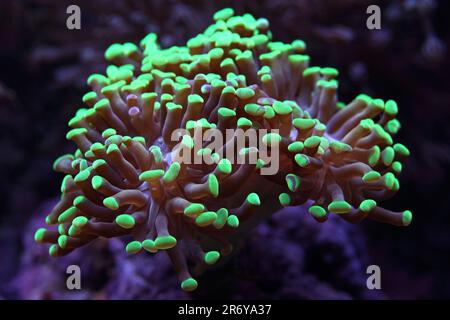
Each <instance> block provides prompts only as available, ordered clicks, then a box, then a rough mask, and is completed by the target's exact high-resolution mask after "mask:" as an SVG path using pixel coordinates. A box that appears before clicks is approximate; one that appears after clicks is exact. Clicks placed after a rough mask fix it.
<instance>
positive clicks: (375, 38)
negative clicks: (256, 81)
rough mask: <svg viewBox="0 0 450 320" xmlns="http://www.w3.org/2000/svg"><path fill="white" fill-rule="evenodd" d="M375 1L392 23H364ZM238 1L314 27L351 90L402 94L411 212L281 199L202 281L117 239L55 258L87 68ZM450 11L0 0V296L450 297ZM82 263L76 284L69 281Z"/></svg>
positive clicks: (281, 22) (324, 2) (284, 24)
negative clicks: (124, 46) (59, 168)
mask: <svg viewBox="0 0 450 320" xmlns="http://www.w3.org/2000/svg"><path fill="white" fill-rule="evenodd" d="M70 4H77V5H78V6H79V7H80V8H81V30H72V31H71V30H68V29H67V28H66V18H67V16H68V15H67V14H66V8H67V6H69V5H70ZM371 4H378V5H379V6H380V7H381V14H382V24H381V27H382V28H381V30H368V29H367V28H366V19H367V17H368V15H367V14H366V8H367V7H368V6H369V5H371ZM226 6H230V7H233V8H234V9H235V11H236V12H237V13H238V14H242V13H246V12H248V13H251V14H253V15H254V16H256V17H266V18H267V19H269V21H270V24H271V30H272V32H273V35H274V38H275V39H279V40H281V41H286V42H291V41H292V40H294V39H303V40H304V41H305V42H306V43H307V46H308V47H307V51H308V54H309V55H310V56H311V58H312V59H311V60H312V64H313V65H319V66H331V67H335V68H338V69H339V70H340V76H339V78H340V97H341V100H343V101H349V100H350V99H352V98H353V97H355V96H356V95H357V94H359V93H361V92H364V93H367V94H369V95H372V96H374V97H380V98H382V99H395V100H396V101H397V103H398V105H399V107H400V113H399V117H398V118H399V120H400V121H401V123H402V130H401V131H400V133H399V134H398V136H397V139H398V141H399V142H402V143H404V144H405V145H407V146H408V147H409V149H410V150H411V153H412V155H411V157H410V158H409V159H408V161H407V163H406V164H405V166H404V171H403V173H402V175H401V177H400V183H401V189H400V191H399V193H398V194H397V195H396V196H395V197H394V198H393V199H391V200H389V201H388V202H387V203H386V205H385V206H386V207H388V208H391V209H393V210H403V209H411V210H412V211H413V213H414V220H413V223H412V225H411V226H410V227H408V228H396V227H392V226H389V225H382V224H378V223H374V222H371V221H365V222H363V223H361V224H360V225H350V224H348V223H345V222H343V221H340V219H330V221H328V222H327V223H324V224H317V223H316V222H314V221H312V219H311V218H310V217H309V216H308V215H306V214H304V212H302V208H294V209H288V210H284V211H282V212H280V213H277V214H276V215H274V216H273V218H272V219H270V220H269V221H267V222H265V223H263V224H261V225H260V226H258V227H257V228H256V229H255V230H254V231H252V232H251V233H249V234H248V236H247V239H246V241H245V242H244V243H243V245H242V247H241V248H239V250H238V252H237V254H236V255H235V256H234V257H233V258H232V259H231V260H230V261H229V262H228V263H227V264H225V265H221V266H218V267H216V268H214V269H212V270H210V271H208V272H207V273H206V274H205V275H204V276H203V278H204V279H201V281H200V283H201V284H204V285H201V286H200V287H199V289H198V290H197V291H196V292H195V293H194V294H193V295H188V294H186V293H184V292H182V291H181V290H180V289H179V284H178V283H177V280H176V277H175V276H174V273H173V271H172V269H171V264H170V263H169V261H168V259H167V258H166V257H165V255H161V254H158V255H155V256H149V255H146V254H141V255H137V256H132V257H131V256H127V255H126V254H125V253H124V252H123V251H124V250H123V245H122V244H121V242H120V240H117V239H115V240H113V241H108V242H102V241H98V242H96V243H95V244H93V245H90V246H87V247H86V248H83V249H81V250H78V251H77V252H75V253H73V254H71V255H69V256H68V257H65V258H63V259H57V260H55V259H50V258H49V257H48V254H47V250H46V248H43V246H38V245H36V244H34V242H33V234H34V230H35V229H36V228H37V227H39V226H40V223H41V221H43V217H44V216H45V215H46V213H47V212H48V210H49V209H50V208H51V206H52V205H53V204H54V203H55V201H56V197H57V196H58V194H59V186H60V181H61V179H62V177H61V176H59V175H57V174H56V173H54V172H52V169H51V166H52V163H53V160H54V159H55V158H56V157H57V156H59V155H60V154H62V153H66V152H73V146H72V145H71V143H69V142H68V141H66V140H65V133H66V131H67V127H66V126H67V122H68V120H69V119H70V118H71V116H72V115H73V114H74V112H75V110H77V109H78V108H79V107H80V106H81V97H82V95H83V94H84V93H85V92H87V85H86V79H87V77H88V76H89V75H90V74H91V73H94V72H99V73H102V72H104V70H105V67H106V63H105V61H104V58H103V52H104V50H105V49H106V48H107V46H108V45H109V44H111V43H113V42H125V41H131V42H137V41H139V40H140V39H141V38H142V37H144V36H145V35H146V34H147V33H148V32H155V33H157V34H158V36H159V41H160V43H161V45H162V46H164V47H166V46H171V45H174V44H176V45H182V44H184V43H185V42H186V41H187V40H188V39H189V38H190V37H192V36H194V35H196V34H197V33H199V32H201V31H202V30H203V29H204V28H205V27H206V26H208V25H209V24H210V23H211V21H212V14H213V13H214V12H215V11H217V10H218V9H221V8H223V7H226ZM449 13H450V2H449V1H437V0H392V1H366V0H342V1H334V0H310V1H307V0H305V1H302V0H296V1H295V0H290V1H288V0H259V1H241V0H235V1H231V0H230V1H208V0H193V1H178V0H151V1H141V0H139V1H138V0H124V1H113V0H96V1H89V0H86V1H84V0H83V1H65V0H61V1H51V0H28V1H25V0H15V1H5V0H1V1H0V153H1V157H0V181H1V184H0V203H1V204H2V205H1V207H0V252H2V256H3V257H2V259H1V260H0V298H3V299H171V298H172V299H176V298H185V299H190V298H232V299H245V298H254V299H259V298H264V299H271V298H273V299H419V298H427V299H439V298H450V274H449V272H448V270H450V254H449V252H450V215H449V213H450V201H449V200H448V197H449V190H450V188H449V182H448V181H449V179H450V170H449V167H450V166H449V164H450V142H449V141H450V125H449V123H450V90H449V89H450V87H449V84H450V75H449V70H450V66H449V61H450V60H449V53H448V52H449V44H450V42H449V40H450V28H449V26H448V22H447V21H448V20H449V18H448V14H449ZM269 241H270V243H271V245H270V246H267V245H263V244H267V242H269ZM74 263H75V264H79V265H80V266H81V269H82V287H83V289H82V290H80V291H69V290H67V289H66V287H65V279H66V274H65V270H66V267H67V266H68V265H70V264H74ZM371 264H376V265H379V266H380V268H381V272H382V273H381V283H382V289H381V290H368V289H367V287H366V279H367V274H366V268H367V266H368V265H371Z"/></svg>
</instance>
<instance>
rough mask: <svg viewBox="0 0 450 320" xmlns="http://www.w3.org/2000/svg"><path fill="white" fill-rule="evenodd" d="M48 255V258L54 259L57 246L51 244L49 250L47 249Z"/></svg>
mask: <svg viewBox="0 0 450 320" xmlns="http://www.w3.org/2000/svg"><path fill="white" fill-rule="evenodd" d="M48 253H49V255H50V256H52V257H56V255H57V254H58V245H57V244H52V245H51V246H50V248H48Z"/></svg>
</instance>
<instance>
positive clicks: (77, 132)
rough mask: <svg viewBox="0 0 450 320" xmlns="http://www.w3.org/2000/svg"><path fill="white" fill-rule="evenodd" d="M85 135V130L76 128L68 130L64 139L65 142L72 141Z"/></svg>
mask: <svg viewBox="0 0 450 320" xmlns="http://www.w3.org/2000/svg"><path fill="white" fill-rule="evenodd" d="M86 133H87V130H86V129H85V128H77V129H72V130H70V131H69V132H68V133H67V135H66V139H67V140H72V139H74V138H75V137H77V136H81V135H84V134H86Z"/></svg>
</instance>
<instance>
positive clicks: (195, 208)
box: [184, 203, 205, 217]
mask: <svg viewBox="0 0 450 320" xmlns="http://www.w3.org/2000/svg"><path fill="white" fill-rule="evenodd" d="M204 211H205V206H204V205H203V204H201V203H191V204H190V205H188V206H187V207H186V208H185V209H184V215H186V216H188V217H196V216H198V215H199V214H200V213H202V212H204Z"/></svg>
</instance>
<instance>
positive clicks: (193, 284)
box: [181, 278, 198, 292]
mask: <svg viewBox="0 0 450 320" xmlns="http://www.w3.org/2000/svg"><path fill="white" fill-rule="evenodd" d="M197 286H198V284H197V280H195V279H194V278H188V279H186V280H184V281H183V282H182V283H181V289H183V290H184V291H187V292H190V291H194V290H195V289H197Z"/></svg>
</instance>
